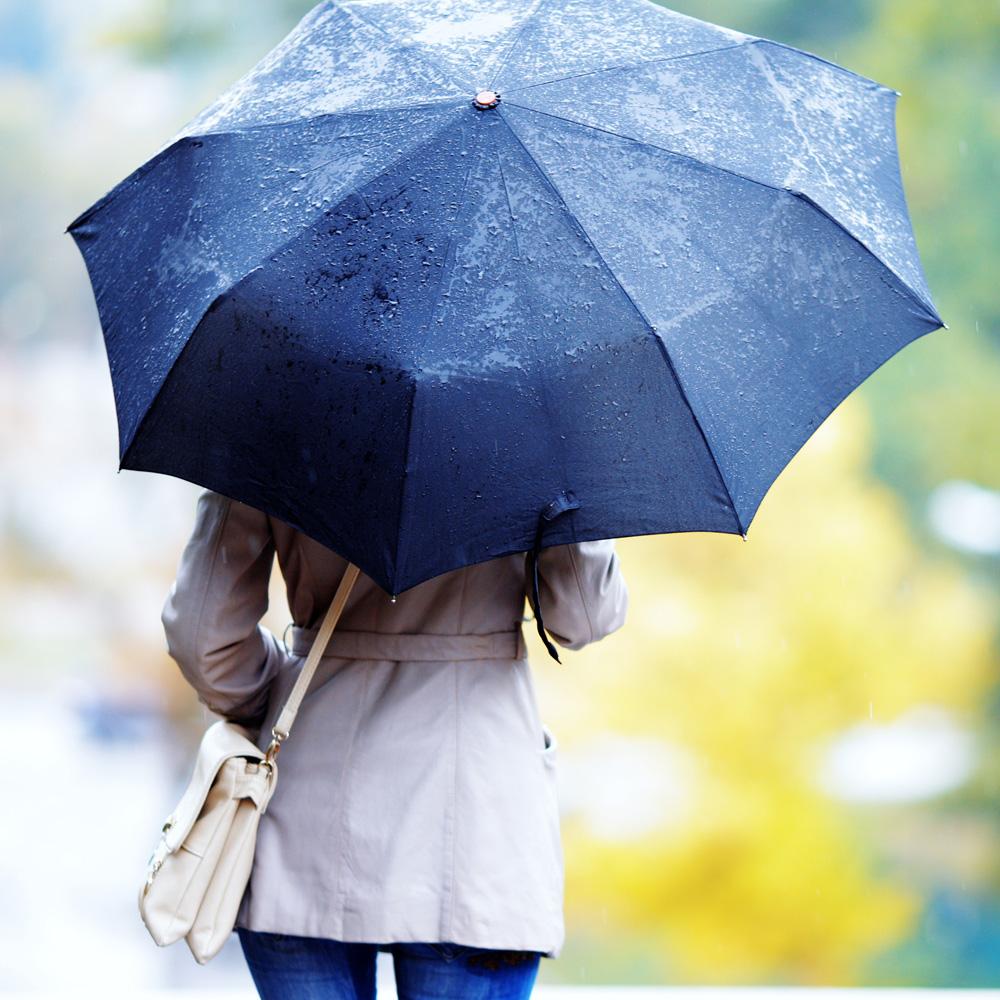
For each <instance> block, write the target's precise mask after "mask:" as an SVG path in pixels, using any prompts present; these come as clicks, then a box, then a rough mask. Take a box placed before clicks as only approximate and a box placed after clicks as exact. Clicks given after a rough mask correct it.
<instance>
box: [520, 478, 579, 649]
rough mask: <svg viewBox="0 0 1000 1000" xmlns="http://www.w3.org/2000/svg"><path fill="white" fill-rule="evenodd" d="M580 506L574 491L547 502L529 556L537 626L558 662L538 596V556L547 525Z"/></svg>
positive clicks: (532, 599) (532, 598)
mask: <svg viewBox="0 0 1000 1000" xmlns="http://www.w3.org/2000/svg"><path fill="white" fill-rule="evenodd" d="M579 508H580V504H579V503H578V502H577V499H576V497H575V496H574V495H573V494H572V493H561V494H560V495H559V496H557V497H556V498H555V500H552V501H551V502H550V503H548V504H546V506H545V507H544V508H543V509H542V512H541V514H539V515H538V530H537V531H536V532H535V547H534V549H533V550H532V551H531V553H530V554H529V556H528V559H529V560H530V563H531V604H532V610H533V611H534V612H535V626H536V628H537V629H538V635H539V636H540V637H541V640H542V642H543V643H544V644H545V648H546V649H547V650H548V653H549V656H551V657H552V659H553V660H555V661H556V663H562V660H560V659H559V653H558V652H557V651H556V647H555V646H554V645H553V643H552V640H551V639H550V638H549V636H548V633H547V632H546V631H545V623H544V622H543V621H542V602H541V600H540V599H539V596H538V557H539V555H541V552H542V535H543V533H544V531H545V527H546V525H547V524H551V522H552V521H554V520H555V519H556V518H557V517H559V515H560V514H565V513H566V512H567V511H570V510H579Z"/></svg>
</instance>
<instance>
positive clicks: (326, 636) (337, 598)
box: [267, 563, 358, 760]
mask: <svg viewBox="0 0 1000 1000" xmlns="http://www.w3.org/2000/svg"><path fill="white" fill-rule="evenodd" d="M357 578H358V567H357V566H355V565H354V564H353V563H348V564H347V569H346V570H345V571H344V577H343V579H342V580H341V581H340V586H339V587H338V588H337V593H336V594H334V597H333V602H332V603H331V604H330V607H329V609H328V610H327V612H326V616H325V617H324V618H323V624H322V625H320V627H319V633H318V634H317V636H316V640H315V642H313V644H312V648H311V649H310V650H309V655H308V656H307V657H306V662H305V663H304V664H303V665H302V669H301V670H300V671H299V676H298V677H297V678H296V679H295V684H294V686H293V687H292V690H291V691H290V692H289V694H288V697H287V698H286V699H285V704H284V705H282V707H281V714H280V715H279V716H278V721H277V722H275V724H274V726H273V727H272V728H271V745H270V746H269V747H268V748H267V759H268V760H274V758H275V757H276V756H277V755H278V751H279V750H280V749H281V744H282V743H283V742H284V741H285V740H286V739H288V734H289V733H290V732H291V731H292V723H293V722H295V716H296V715H298V714H299V706H300V705H301V704H302V699H303V698H304V697H305V694H306V690H307V689H308V688H309V684H310V682H311V681H312V679H313V675H314V674H315V673H316V668H317V667H318V666H319V661H320V660H321V659H322V657H323V653H324V652H326V645H327V643H328V642H329V641H330V636H331V635H333V630H334V629H335V628H336V626H337V619H339V618H340V613H341V612H342V611H343V610H344V605H345V604H347V598H348V597H349V596H350V594H351V589H352V588H353V587H354V581H355V580H357Z"/></svg>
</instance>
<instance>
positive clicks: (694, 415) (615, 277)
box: [504, 119, 746, 537]
mask: <svg viewBox="0 0 1000 1000" xmlns="http://www.w3.org/2000/svg"><path fill="white" fill-rule="evenodd" d="M504 124H505V125H506V126H507V128H508V130H509V131H510V134H511V135H512V136H513V137H514V138H515V139H516V140H517V143H518V145H519V146H520V147H521V148H522V149H523V150H524V152H525V155H526V156H527V157H528V159H529V160H531V162H532V163H533V164H534V165H535V169H536V170H537V171H538V172H539V173H540V174H541V175H542V177H543V178H544V180H545V183H546V184H547V185H548V186H549V188H550V189H551V191H552V193H553V194H554V195H555V196H556V198H558V199H559V202H560V204H561V205H562V206H563V208H564V209H565V211H566V214H567V216H568V217H569V219H570V220H571V221H572V223H573V224H574V225H575V226H576V227H577V228H578V229H579V230H580V232H581V233H582V234H583V238H584V239H585V240H586V242H587V244H588V245H589V246H590V248H591V249H592V250H593V251H594V253H595V254H597V258H598V260H600V262H601V263H602V264H603V265H604V269H605V271H606V272H607V273H608V274H609V275H610V276H611V279H612V280H613V281H614V283H615V284H616V285H617V286H618V287H619V288H620V289H621V292H622V295H624V296H625V298H626V300H627V301H628V303H629V305H631V307H632V308H633V309H634V310H635V313H636V315H637V316H638V317H639V319H640V320H641V321H642V323H643V325H644V326H645V327H646V328H647V329H648V330H649V333H650V335H651V336H652V338H653V340H654V341H655V343H656V345H657V347H659V350H660V354H661V356H662V357H663V360H664V363H665V364H666V366H667V371H669V372H670V376H671V378H672V379H673V380H674V384H675V385H676V386H677V391H678V392H679V393H680V395H681V401H682V402H683V403H684V405H685V407H687V410H688V412H689V413H690V414H691V419H692V420H694V425H695V427H697V428H698V433H699V434H700V435H701V439H702V441H703V442H704V443H705V450H706V451H707V452H708V455H709V458H711V459H712V464H713V465H714V466H715V471H716V473H717V474H718V477H719V482H720V483H721V484H722V488H723V489H724V490H725V491H726V498H727V499H728V500H729V508H730V510H731V511H732V512H733V517H734V518H735V519H736V527H737V528H738V529H739V532H740V534H741V535H743V536H744V537H746V528H744V527H743V521H742V519H741V518H740V515H739V511H738V510H737V509H736V504H735V503H734V502H733V495H732V493H730V491H729V484H728V483H727V482H726V479H725V476H723V474H722V469H721V468H720V467H719V460H718V459H717V458H716V456H715V450H714V449H713V448H712V444H711V442H710V441H709V440H708V435H707V434H706V433H705V428H704V427H703V426H702V423H701V420H700V419H699V417H698V414H697V413H696V412H695V409H694V407H693V406H692V405H691V401H690V399H689V398H688V394H687V390H685V388H684V384H683V383H682V382H681V380H680V377H679V376H678V374H677V369H676V368H675V367H674V363H673V360H672V359H671V357H670V354H669V352H668V351H667V347H666V344H664V343H663V341H662V340H661V339H660V337H659V335H658V334H657V332H656V327H655V326H653V324H652V323H650V321H649V320H648V319H647V318H646V315H645V313H643V311H642V309H641V308H640V307H639V304H638V303H637V302H636V301H635V299H633V298H632V296H631V295H630V294H629V293H628V290H627V289H626V288H625V286H624V285H623V284H622V283H621V281H620V279H619V278H618V275H617V274H615V272H614V270H613V269H612V267H611V266H610V265H609V264H608V262H607V261H606V260H605V259H604V255H603V254H602V253H601V251H600V250H599V249H598V248H597V245H596V244H595V243H594V241H593V239H591V236H590V234H589V233H588V232H587V229H586V227H585V226H584V225H583V224H582V223H581V222H580V220H579V219H578V218H577V216H576V213H575V212H574V211H573V209H571V208H570V207H569V205H568V204H567V203H566V199H565V198H563V196H562V194H560V192H559V189H558V188H557V187H556V185H555V184H554V183H553V182H552V179H551V178H550V177H549V175H548V174H547V173H546V171H545V168H544V167H543V166H542V165H541V164H540V163H539V162H538V160H537V159H536V158H535V156H534V154H533V153H532V152H531V150H530V149H528V147H527V146H526V145H525V144H524V142H523V141H522V139H521V137H520V136H519V135H518V134H517V132H515V131H514V129H512V128H511V127H510V123H509V122H507V120H506V119H504Z"/></svg>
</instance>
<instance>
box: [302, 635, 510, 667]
mask: <svg viewBox="0 0 1000 1000" xmlns="http://www.w3.org/2000/svg"><path fill="white" fill-rule="evenodd" d="M317 631H318V630H317V629H311V628H298V627H293V628H292V630H291V633H292V634H291V644H290V647H291V652H292V653H293V654H295V655H296V656H307V655H308V654H309V650H310V649H311V648H312V644H313V641H314V640H315V638H316V633H317ZM328 656H335V657H339V658H341V659H345V660H388V661H391V662H394V663H400V662H405V661H412V662H423V663H441V662H448V661H453V660H457V661H463V660H521V659H523V658H524V656H525V647H524V637H523V636H522V635H521V630H520V629H518V630H517V631H516V632H491V633H489V634H488V635H426V634H419V635H416V634H408V633H405V632H404V633H398V632H396V633H394V632H349V631H346V630H341V629H338V630H337V631H335V632H334V633H333V635H332V636H330V641H329V642H328V643H327V646H326V650H325V652H324V653H323V657H324V659H325V658H326V657H328Z"/></svg>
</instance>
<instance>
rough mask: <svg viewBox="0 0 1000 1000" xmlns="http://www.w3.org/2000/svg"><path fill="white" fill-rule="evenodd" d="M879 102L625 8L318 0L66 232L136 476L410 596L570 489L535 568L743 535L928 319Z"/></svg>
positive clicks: (729, 35)
mask: <svg viewBox="0 0 1000 1000" xmlns="http://www.w3.org/2000/svg"><path fill="white" fill-rule="evenodd" d="M486 88H492V89H494V90H496V91H499V92H500V93H501V100H500V102H499V104H497V105H496V106H495V107H491V108H488V109H485V110H482V109H479V108H477V107H474V106H473V105H472V103H471V98H472V96H473V95H474V94H475V93H477V92H478V91H480V90H483V89H486ZM894 101H895V94H893V92H891V91H888V90H886V89H885V88H882V87H879V86H878V85H877V84H873V83H871V82H869V81H866V80H863V79H861V78H859V77H856V76H854V75H853V74H850V73H848V72H846V71H844V70H841V69H839V68H837V67H833V66H831V65H830V64H828V63H825V62H823V61H822V60H818V59H815V58H814V57H811V56H807V55H805V54H804V53H799V52H797V51H795V50H791V49H787V48H785V47H782V46H777V45H774V44H773V43H763V42H761V41H760V40H757V39H752V38H748V37H747V36H743V35H738V34H736V33H734V32H729V31H726V30H725V29H720V28H716V27H714V26H711V25H706V24H703V23H702V22H698V21H694V20H692V19H690V18H684V17H681V16H680V15H676V14H673V13H672V12H669V11H665V10H663V9H662V8H659V7H657V6H655V5H653V4H650V3H646V2H645V0H626V2H624V3H622V4H616V5H613V6H612V7H608V5H605V4H603V3H601V2H598V0H568V2H565V3H559V4H555V3H546V2H541V3H533V4H529V3H518V2H514V0H501V2H499V3H491V4H489V5H485V4H481V3H478V2H470V3H468V4H463V5H462V7H461V10H458V9H457V8H454V7H453V5H452V4H450V3H445V2H442V0H433V2H426V0H425V2H421V3H401V2H397V0H359V2H355V3H350V4H345V5H343V6H340V5H338V4H335V3H324V4H321V5H320V6H319V7H318V8H316V10H315V11H314V12H313V13H312V14H311V15H309V16H308V17H307V18H306V19H305V21H304V22H303V23H302V25H300V27H299V29H297V31H296V32H295V33H293V35H292V36H290V38H289V39H288V40H286V42H285V43H283V44H282V45H281V46H279V47H278V49H276V50H275V52H274V53H272V54H271V55H270V56H269V57H267V58H266V59H265V60H264V62H262V63H261V65H260V66H259V67H257V68H256V69H255V70H254V71H252V72H251V73H250V74H248V76H247V77H245V78H244V80H242V81H240V82H239V83H238V84H236V85H235V86H234V87H233V88H232V89H231V91H229V92H228V93H227V94H226V95H223V97H222V98H220V100H219V101H217V102H216V103H215V104H214V105H212V106H211V107H210V108H208V109H206V111H205V112H204V113H203V114H202V115H200V116H199V117H198V118H197V119H195V121H194V122H193V123H192V124H191V125H190V126H189V127H188V128H187V129H186V130H185V134H184V135H183V136H182V137H181V138H179V139H177V140H175V141H174V142H173V143H172V144H170V145H169V146H168V147H167V148H165V149H164V150H163V151H161V153H159V154H158V155H157V156H156V157H155V158H154V159H153V160H152V161H150V163H149V164H147V165H146V166H145V167H143V168H141V169H140V170H139V171H137V172H136V174H134V175H133V176H132V177H131V178H129V179H127V180H126V181H125V182H123V184H122V185H120V186H119V187H118V188H116V189H115V191H113V192H111V194H109V195H108V196H107V197H106V198H105V199H103V200H102V201H101V202H100V203H98V205H96V206H95V207H94V208H93V209H91V210H90V211H89V212H88V213H86V214H85V215H84V216H82V217H81V219H80V220H78V221H77V222H76V223H74V225H73V226H72V227H71V230H72V232H73V235H74V236H75V237H76V239H77V241H78V243H79V244H80V246H81V249H82V250H83V252H84V256H85V258H86V261H87V265H88V268H89V270H90V273H91V278H92V281H93V284H94V288H95V294H96V296H97V300H98V305H99V308H100V312H101V319H102V325H103V327H104V331H105V336H106V341H107V345H108V353H109V358H110V361H111V367H112V374H113V378H114V384H115V391H116V400H117V403H118V412H119V423H120V429H121V446H122V462H123V465H125V466H127V467H130V468H141V469H149V470H153V471H160V472H167V473H170V474H173V475H178V476H182V477H183V478H186V479H191V480H192V481H194V482H198V483H201V484H203V485H206V486H209V487H211V488H213V489H216V490H219V491H220V492H223V493H226V494H228V495H230V496H233V497H235V498H237V499H240V500H244V501H246V502H248V503H252V504H254V505H255V506H258V507H260V508H262V509H264V510H267V511H269V512H270V513H272V514H275V515H276V516H278V517H280V518H282V519H284V520H286V521H288V522H289V523H291V524H293V525H295V526H296V527H299V528H301V529H302V530H304V531H306V532H307V533H308V534H310V535H312V536H313V537H315V538H317V539H318V540H320V541H322V542H324V543H326V544H328V545H330V546H331V547H333V548H334V549H336V550H337V551H339V552H341V553H342V554H344V555H345V556H347V557H348V558H351V559H352V561H354V562H356V563H358V564H359V565H360V566H361V567H362V568H363V569H364V570H365V571H366V572H368V573H369V574H370V575H371V576H373V577H374V578H375V579H376V580H377V581H378V582H379V583H380V584H382V585H383V586H384V587H385V588H386V589H387V590H390V591H394V592H396V591H401V590H404V589H406V588H407V587H410V586H413V585H414V584H416V583H419V582H420V581H421V580H424V579H427V578H429V577H431V576H434V575H436V574H437V573H440V572H444V571H446V570H448V569H452V568H456V567H458V566H461V565H465V564H468V563H471V562H476V561H480V560H482V559H488V558H492V557H495V556H498V555H502V554H504V553H507V552H512V551H520V550H524V549H527V548H530V547H531V544H532V542H533V540H534V534H535V530H536V527H537V524H538V517H539V511H540V510H541V509H542V508H543V507H544V506H545V505H546V504H547V503H548V502H549V501H550V500H552V499H553V497H555V496H557V495H559V494H561V493H565V492H572V493H574V494H575V496H576V498H577V501H578V502H579V505H580V506H579V508H578V509H577V510H574V511H572V512H571V513H570V514H568V515H566V516H565V517H562V518H559V519H558V520H557V521H556V522H554V523H553V524H552V525H551V529H550V531H549V532H548V534H547V535H546V539H545V540H546V543H547V544H556V543H559V542H565V541H572V540H585V539H589V538H601V537H609V536H621V535H628V534H641V533H654V532H665V531H685V530H714V531H733V532H745V530H746V527H747V526H748V524H749V523H750V520H751V519H752V517H753V515H754V513H755V512H756V510H757V507H758V505H759V503H760V501H761V499H762V497H763V496H764V493H765V492H766V491H767V489H768V488H769V486H770V484H771V483H772V482H773V480H774V478H775V477H776V476H777V475H778V473H779V472H780V471H781V469H782V468H783V467H784V465H785V464H786V463H787V462H788V460H789V459H790V458H791V457H792V455H793V454H794V453H795V451H796V450H797V449H798V448H799V447H800V446H801V444H802V443H803V442H804V441H805V440H806V438H807V437H808V436H809V435H810V434H811V433H812V431H813V430H814V429H815V428H816V426H818V424H819V422H820V421H821V420H822V419H824V418H825V417H826V416H827V414H828V413H829V412H830V411H831V410H832V409H833V407H834V406H836V405H837V403H839V402H840V401H841V400H842V399H843V398H844V396H846V395H847V394H848V393H849V392H850V391H851V390H852V389H853V388H854V387H855V386H856V385H857V384H858V383H859V382H860V381H861V380H862V379H864V378H865V377H867V375H868V374H870V373H871V372H872V371H873V370H874V369H875V368H876V367H878V365H880V364H881V363H883V362H884V361H885V360H886V359H887V358H889V357H890V356H891V355H892V354H893V353H895V351H897V350H898V349H899V348H900V347H902V346H903V345H904V344H906V343H908V342H909V341H910V340H912V339H914V338H915V337H916V336H919V335H920V334H922V333H926V332H928V331H929V330H931V329H934V328H936V327H937V326H939V325H940V321H939V320H938V318H937V314H936V312H935V311H934V308H933V304H932V302H931V300H930V296H929V294H928V292H927V289H926V285H925V283H924V280H923V275H922V272H921V270H920V264H919V259H918V257H917V254H916V249H915V246H914V244H913V238H912V232H911V230H910V227H909V221H908V217H907V214H906V206H905V201H904V200H903V194H902V188H901V185H900V182H899V169H898V162H897V159H896V153H895V141H894V126H893V120H892V119H893V107H894ZM122 246H127V247H128V254H127V255H123V254H122Z"/></svg>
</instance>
